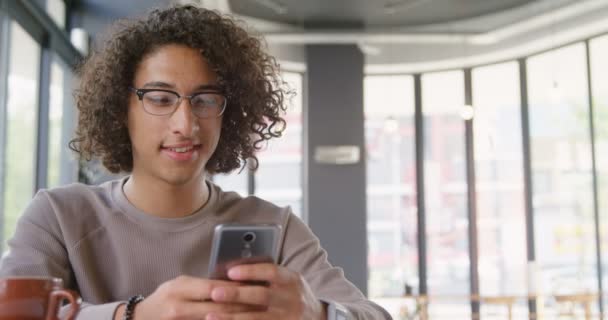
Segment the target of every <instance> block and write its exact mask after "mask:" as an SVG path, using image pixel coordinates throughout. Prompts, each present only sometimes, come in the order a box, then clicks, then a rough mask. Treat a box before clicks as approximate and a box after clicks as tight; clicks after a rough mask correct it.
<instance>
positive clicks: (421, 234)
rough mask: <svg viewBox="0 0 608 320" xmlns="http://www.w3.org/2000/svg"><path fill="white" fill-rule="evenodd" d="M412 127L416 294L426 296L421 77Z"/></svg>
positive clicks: (416, 83)
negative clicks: (413, 144)
mask: <svg viewBox="0 0 608 320" xmlns="http://www.w3.org/2000/svg"><path fill="white" fill-rule="evenodd" d="M414 125H415V140H416V151H415V152H416V154H415V157H416V202H417V206H418V210H417V220H418V226H417V230H418V293H419V294H420V295H426V294H428V288H427V273H426V271H427V249H426V247H427V246H426V206H425V195H424V117H423V115H422V81H421V75H420V74H415V75H414Z"/></svg>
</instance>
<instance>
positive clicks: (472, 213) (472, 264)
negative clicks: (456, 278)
mask: <svg viewBox="0 0 608 320" xmlns="http://www.w3.org/2000/svg"><path fill="white" fill-rule="evenodd" d="M464 103H465V105H469V106H472V105H473V91H472V79H471V68H466V69H464ZM464 125H465V129H464V131H465V149H466V150H465V153H466V177H467V204H468V218H469V228H468V231H469V272H470V289H471V296H474V297H475V296H479V271H478V262H479V251H478V243H477V242H478V241H477V197H476V190H475V189H476V186H475V154H474V152H475V146H474V137H473V133H474V132H473V119H469V120H464ZM479 310H480V307H479V300H478V299H471V318H472V319H479V318H480V317H481V316H480V312H479Z"/></svg>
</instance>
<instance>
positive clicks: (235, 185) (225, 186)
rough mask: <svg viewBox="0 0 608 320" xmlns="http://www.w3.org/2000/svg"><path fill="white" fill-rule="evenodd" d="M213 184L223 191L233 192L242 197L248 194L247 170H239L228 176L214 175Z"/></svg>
mask: <svg viewBox="0 0 608 320" xmlns="http://www.w3.org/2000/svg"><path fill="white" fill-rule="evenodd" d="M213 182H214V183H215V184H217V185H218V186H220V187H221V188H222V190H224V191H234V192H236V193H238V194H240V195H241V196H242V197H246V196H247V195H248V194H249V191H248V190H247V168H245V169H243V171H241V169H240V168H239V169H236V170H235V171H233V172H231V173H229V174H216V175H214V176H213Z"/></svg>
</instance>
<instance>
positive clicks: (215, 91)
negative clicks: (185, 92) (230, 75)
mask: <svg viewBox="0 0 608 320" xmlns="http://www.w3.org/2000/svg"><path fill="white" fill-rule="evenodd" d="M129 90H131V91H133V92H134V93H135V95H137V98H138V99H139V101H141V106H142V107H143V108H144V111H145V112H146V113H148V114H151V115H153V116H159V117H160V116H166V115H170V114H173V112H175V110H177V107H178V106H179V104H180V103H181V102H182V99H183V98H186V99H188V102H189V103H190V106H192V98H193V97H195V96H198V95H201V94H205V93H213V94H219V95H221V96H222V97H224V104H223V105H222V110H221V111H220V113H219V114H218V115H217V116H215V117H201V116H199V115H198V114H197V113H195V112H193V113H194V114H195V115H196V116H197V117H198V118H201V119H211V118H219V117H221V116H222V115H223V114H224V112H225V111H226V106H227V105H228V96H227V95H226V94H225V93H224V92H223V91H222V90H219V89H206V90H201V91H198V92H196V93H194V94H191V95H189V96H182V95H180V94H179V93H177V92H175V91H173V90H168V89H138V88H135V87H129ZM155 91H162V92H167V93H172V94H174V95H175V96H177V102H176V103H175V106H174V108H173V110H171V112H168V113H164V114H156V113H151V112H150V111H148V110H147V109H146V107H145V106H144V94H146V93H148V92H155Z"/></svg>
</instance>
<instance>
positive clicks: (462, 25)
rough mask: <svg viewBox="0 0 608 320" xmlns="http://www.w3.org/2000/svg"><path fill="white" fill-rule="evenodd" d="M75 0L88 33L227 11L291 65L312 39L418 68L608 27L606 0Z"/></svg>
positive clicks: (551, 43) (500, 56)
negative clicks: (123, 23) (166, 12)
mask: <svg viewBox="0 0 608 320" xmlns="http://www.w3.org/2000/svg"><path fill="white" fill-rule="evenodd" d="M79 1H80V5H81V9H82V10H83V12H85V15H86V16H88V18H84V20H85V21H84V23H83V24H84V27H85V29H87V30H89V32H91V33H92V34H96V33H98V32H100V31H102V30H103V29H104V27H105V26H106V25H107V24H109V23H110V22H111V21H112V20H115V19H117V18H123V17H127V16H140V15H142V14H144V13H146V12H147V11H149V10H150V8H152V7H158V6H161V7H164V6H167V5H169V4H175V3H181V4H184V3H194V4H196V5H200V6H203V7H206V8H211V9H217V10H219V11H222V12H225V13H230V14H232V15H234V16H236V17H237V18H238V19H240V20H244V21H245V22H246V23H247V24H249V25H251V26H253V27H254V28H255V29H256V30H258V31H259V32H260V33H262V34H263V35H264V37H265V39H266V41H267V42H268V43H269V46H270V50H271V52H272V53H273V54H274V55H276V56H277V57H278V58H279V60H281V61H284V62H295V65H297V64H299V67H297V66H296V67H295V68H296V69H297V68H303V64H304V62H305V60H306V57H305V51H306V50H305V45H310V44H356V45H358V46H359V48H361V49H362V51H363V53H364V54H365V57H366V64H367V65H373V66H372V67H371V68H372V69H373V68H375V67H374V66H376V65H378V66H383V65H385V66H386V65H390V69H391V70H394V71H395V72H416V70H420V69H423V70H433V69H445V68H451V67H453V66H455V65H459V66H463V65H474V64H483V63H489V62H492V61H499V60H506V59H513V58H517V57H521V56H525V55H528V54H531V53H534V52H539V51H542V50H546V49H547V48H549V47H555V46H558V45H560V44H563V43H568V42H572V41H574V40H580V39H584V38H585V37H588V36H589V34H598V33H603V32H608V20H607V19H608V0H130V1H124V0H79ZM87 24H89V25H90V27H87ZM95 24H96V25H95ZM478 57H479V58H478ZM462 58H466V60H467V61H462ZM458 59H460V60H458ZM449 61H451V62H449ZM432 62H439V64H437V65H433V64H432ZM397 64H400V65H408V66H409V67H406V68H405V69H399V68H394V66H395V65H397ZM414 65H415V67H413V68H412V67H411V66H414ZM370 70H371V69H370ZM374 70H376V69H374ZM372 72H380V73H384V72H386V68H385V69H382V67H380V68H379V69H377V71H372ZM390 72H392V71H390Z"/></svg>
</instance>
